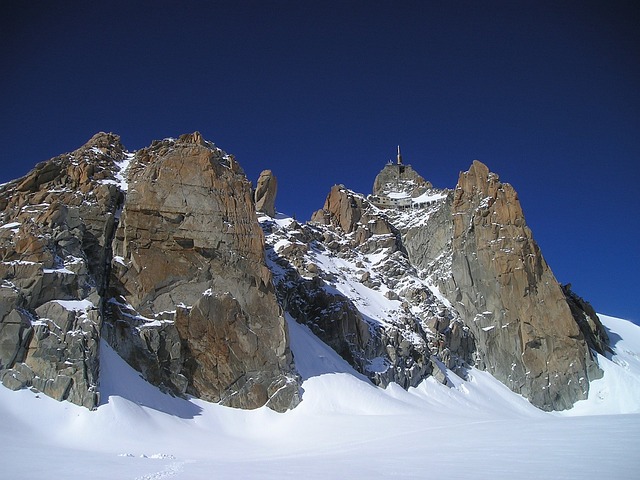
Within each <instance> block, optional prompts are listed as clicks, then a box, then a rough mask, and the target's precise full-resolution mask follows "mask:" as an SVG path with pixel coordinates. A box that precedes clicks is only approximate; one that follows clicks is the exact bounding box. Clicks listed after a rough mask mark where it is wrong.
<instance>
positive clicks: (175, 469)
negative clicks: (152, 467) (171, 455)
mask: <svg viewBox="0 0 640 480" xmlns="http://www.w3.org/2000/svg"><path fill="white" fill-rule="evenodd" d="M184 464H185V462H172V463H170V464H168V465H167V466H166V467H165V469H164V470H160V471H159V472H154V473H149V474H147V475H142V476H141V477H136V479H135V480H159V479H161V478H167V477H172V476H173V475H175V474H177V473H180V472H182V470H183V465H184Z"/></svg>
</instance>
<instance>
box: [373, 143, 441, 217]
mask: <svg viewBox="0 0 640 480" xmlns="http://www.w3.org/2000/svg"><path fill="white" fill-rule="evenodd" d="M430 188H432V185H431V183H430V182H427V181H426V180H425V179H424V178H422V177H421V176H420V175H419V174H418V173H417V172H416V171H415V170H414V169H413V168H412V167H411V165H406V164H405V163H404V162H403V160H402V153H401V152H400V145H398V154H397V160H396V163H393V162H391V160H390V161H389V163H387V164H386V165H385V166H384V168H383V169H382V171H381V172H380V173H379V174H378V175H377V176H376V179H375V181H374V183H373V195H370V196H369V201H370V202H371V203H373V204H374V205H375V206H377V207H380V208H400V209H404V208H409V207H413V206H416V200H417V198H416V197H418V196H420V195H422V194H423V193H425V192H426V191H427V190H428V189H430Z"/></svg>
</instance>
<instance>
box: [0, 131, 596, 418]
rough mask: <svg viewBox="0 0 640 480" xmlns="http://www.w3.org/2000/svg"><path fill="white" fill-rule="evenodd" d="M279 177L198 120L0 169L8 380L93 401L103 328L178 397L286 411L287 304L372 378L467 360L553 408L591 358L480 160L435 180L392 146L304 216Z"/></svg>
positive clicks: (573, 302)
mask: <svg viewBox="0 0 640 480" xmlns="http://www.w3.org/2000/svg"><path fill="white" fill-rule="evenodd" d="M276 191H277V181H276V178H275V175H274V174H273V173H272V172H271V171H269V170H265V171H263V172H262V174H261V175H260V178H259V179H258V182H257V185H256V188H255V189H254V188H252V186H251V183H250V182H249V180H248V179H247V178H246V176H245V174H244V172H243V170H242V169H241V167H240V166H239V164H238V163H237V161H236V160H235V159H234V157H233V156H231V155H228V154H226V153H225V152H223V151H222V150H220V149H219V148H217V147H216V146H215V145H213V144H212V143H210V142H208V141H206V140H204V139H203V138H202V137H201V136H200V134H198V133H197V132H196V133H194V134H189V135H183V136H181V137H180V138H178V139H165V140H162V141H156V142H153V143H152V144H151V146H149V147H147V148H144V149H142V150H139V151H137V152H133V153H130V152H128V151H126V149H125V148H124V147H123V145H122V144H121V143H120V139H119V138H118V137H117V136H116V135H113V134H104V133H100V134H97V135H96V136H94V137H93V138H92V139H91V140H90V141H89V142H88V143H87V144H86V145H84V146H83V147H81V148H79V149H78V150H76V151H74V152H72V153H69V154H65V155H60V156H58V157H55V158H53V159H51V160H49V161H47V162H43V163H41V164H38V165H37V166H36V167H35V168H34V169H33V170H32V171H31V172H30V173H29V174H27V175H26V176H25V177H23V178H21V179H17V180H15V181H12V182H9V183H7V184H4V185H2V186H0V211H1V213H0V254H1V255H2V259H1V262H0V274H1V276H2V285H1V287H2V288H0V379H1V380H2V383H3V384H4V385H5V386H6V387H8V388H12V389H19V388H25V387H29V388H33V389H36V390H38V391H41V392H44V393H45V394H47V395H49V396H52V397H53V398H56V399H58V400H64V399H66V400H69V401H71V402H74V403H77V404H80V405H84V406H86V407H88V408H93V407H95V406H96V405H98V403H99V402H100V398H99V392H100V355H99V351H100V344H101V342H104V341H106V342H108V343H109V344H110V345H111V346H112V347H113V348H114V350H115V351H116V352H118V354H119V355H120V356H121V357H122V358H124V359H125V360H126V361H127V362H128V363H129V364H130V365H131V366H132V367H134V368H135V369H136V370H138V371H139V372H140V374H141V375H142V376H143V377H144V378H145V379H146V380H147V381H149V382H151V383H152V384H154V385H157V386H159V387H160V388H161V389H163V390H164V391H167V392H170V393H172V394H173V395H178V396H183V395H187V394H188V395H193V396H196V397H198V398H203V399H205V400H209V401H213V402H221V403H222V404H225V405H229V406H234V407H239V408H256V407H259V406H262V405H267V406H269V407H270V408H272V409H274V410H277V411H284V410H287V409H290V408H294V407H295V406H296V405H297V404H298V402H299V401H300V388H299V386H300V380H299V377H298V375H297V373H296V368H295V358H293V357H292V355H291V352H290V349H289V343H288V331H287V326H286V322H285V315H291V317H292V318H294V319H295V320H296V321H298V322H300V323H303V324H306V325H307V326H309V328H310V329H311V330H312V331H313V332H314V333H315V334H316V335H317V336H318V337H320V338H321V339H322V340H323V341H324V342H325V343H327V344H328V345H330V346H331V347H332V348H333V349H335V350H336V351H337V352H338V353H339V354H340V355H341V356H342V357H343V358H345V359H346V360H347V361H349V362H350V363H351V364H352V365H353V366H354V367H355V368H356V369H357V370H359V371H360V372H361V373H363V374H364V375H366V376H367V377H369V378H370V379H371V380H372V381H373V382H374V383H376V384H378V385H382V386H384V385H387V384H389V383H390V382H396V383H398V384H400V385H401V386H403V387H404V388H408V387H410V386H416V385H417V384H418V383H420V382H421V381H422V380H424V379H425V378H426V377H428V376H434V377H435V378H437V379H438V380H439V381H441V382H442V383H445V384H446V383H448V382H450V381H451V375H457V376H460V377H462V378H465V377H466V372H467V370H468V368H469V367H471V366H476V367H479V368H482V369H485V370H487V371H489V372H490V373H491V374H492V375H494V376H495V377H496V378H497V379H499V380H500V381H502V382H503V383H504V384H505V385H507V386H508V387H509V388H511V389H512V390H513V391H515V392H518V393H520V394H522V395H524V396H525V397H527V398H528V399H529V400H530V401H531V402H532V403H533V404H534V405H536V406H538V407H539V408H542V409H545V410H553V409H566V408H569V407H571V405H572V404H573V403H574V402H575V401H576V400H579V399H581V398H585V396H586V394H587V392H588V388H589V380H590V379H593V378H597V377H598V376H599V375H601V372H600V369H599V368H598V365H597V363H596V362H595V360H594V355H593V354H592V351H599V352H603V351H604V350H606V349H607V348H608V339H607V336H606V333H605V331H604V329H603V327H602V325H601V324H600V322H599V320H598V318H597V316H596V315H595V312H593V309H591V307H590V306H589V304H588V303H587V302H585V301H584V300H582V299H581V298H580V297H578V296H577V295H576V294H574V293H573V292H571V291H570V289H569V287H561V286H560V285H558V282H557V281H556V280H555V278H554V277H553V274H552V273H551V270H550V269H549V267H548V266H547V264H546V262H545V261H544V258H543V257H542V254H541V252H540V249H539V248H538V246H537V244H536V243H535V241H534V240H533V237H532V235H531V232H530V230H529V229H528V227H527V226H526V223H525V221H524V216H523V214H522V209H521V208H520V204H519V201H518V198H517V195H516V193H515V191H514V190H513V188H512V187H511V186H510V185H509V184H506V183H501V182H500V181H499V178H498V177H497V175H495V174H492V173H490V172H489V170H488V169H487V167H486V166H484V165H482V164H481V163H479V162H474V163H473V165H472V166H471V168H470V169H469V171H468V172H464V173H461V175H460V179H459V181H458V185H457V186H456V188H455V189H454V190H446V189H445V190H441V189H435V188H433V186H432V185H431V183H430V182H428V181H427V180H425V179H424V178H422V177H421V176H420V175H419V174H418V173H417V172H416V171H415V170H414V169H413V168H411V166H410V165H405V164H404V163H403V162H402V158H401V156H400V152H399V150H398V161H397V163H389V164H388V165H386V166H384V168H383V169H382V171H381V172H380V174H379V175H378V176H377V177H376V178H375V180H374V183H373V189H372V191H373V194H372V195H369V196H365V195H363V194H359V193H356V192H353V191H351V190H349V189H348V188H346V187H344V186H342V185H337V186H335V187H333V188H332V189H331V191H330V192H329V195H328V196H327V199H326V201H325V204H324V207H323V208H322V209H320V210H318V211H317V212H315V213H314V214H313V216H312V219H311V221H309V222H307V223H306V224H300V223H298V222H296V221H295V220H293V219H291V218H288V217H286V216H283V215H281V214H276V209H275V199H276ZM256 212H258V214H256Z"/></svg>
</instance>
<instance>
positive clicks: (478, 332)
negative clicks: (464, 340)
mask: <svg viewBox="0 0 640 480" xmlns="http://www.w3.org/2000/svg"><path fill="white" fill-rule="evenodd" d="M452 215H453V239H452V287H453V288H451V289H450V290H449V291H448V292H447V294H448V296H449V297H450V298H451V300H452V302H454V304H455V305H456V308H457V309H458V310H459V311H460V313H461V315H462V317H463V318H464V319H465V322H466V323H467V325H468V326H469V328H470V329H471V330H472V331H473V334H474V336H475V337H476V339H477V346H478V351H479V354H480V362H479V364H480V366H481V367H482V368H485V369H486V370H488V371H489V372H490V373H492V374H493V375H494V376H495V377H496V378H498V379H499V380H500V381H502V382H503V383H504V384H505V385H507V386H508V387H509V388H511V389H512V390H513V391H515V392H518V393H521V394H522V395H524V396H525V397H527V398H528V399H529V400H530V401H531V402H532V403H533V404H534V405H536V406H538V407H540V408H542V409H545V410H552V409H565V408H569V407H571V406H572V405H573V403H574V402H575V401H576V400H580V399H583V398H586V395H587V392H588V390H589V379H590V378H594V377H596V376H597V375H599V374H600V371H599V369H598V367H597V364H596V363H595V362H594V360H593V359H592V356H591V353H590V351H589V348H588V345H587V343H586V342H585V338H584V336H583V335H582V333H581V331H580V329H579V328H578V326H577V324H576V322H575V321H574V318H573V316H572V313H571V310H570V308H569V305H568V304H567V301H566V298H565V295H564V293H563V291H562V289H561V287H560V285H559V284H558V282H557V281H556V279H555V277H554V276H553V273H552V272H551V270H550V269H549V267H548V265H547V263H546V262H545V260H544V258H543V257H542V254H541V252H540V249H539V247H538V245H537V244H536V242H535V241H534V240H533V237H532V235H531V231H530V230H529V228H528V227H527V225H526V223H525V221H524V215H523V213H522V209H521V207H520V202H519V201H518V197H517V195H516V192H515V190H514V189H513V188H512V187H511V185H509V184H503V183H501V182H500V181H499V178H498V176H497V175H495V174H492V173H489V170H488V168H487V167H486V166H485V165H483V164H482V163H480V162H477V161H475V162H474V163H473V165H472V166H471V168H470V169H469V171H467V172H464V173H461V175H460V178H459V180H458V185H457V187H456V190H455V195H454V199H453V206H452Z"/></svg>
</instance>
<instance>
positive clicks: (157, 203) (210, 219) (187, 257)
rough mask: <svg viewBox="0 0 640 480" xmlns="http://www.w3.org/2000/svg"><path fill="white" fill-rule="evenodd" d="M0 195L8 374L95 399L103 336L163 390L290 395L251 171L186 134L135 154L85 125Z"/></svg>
mask: <svg viewBox="0 0 640 480" xmlns="http://www.w3.org/2000/svg"><path fill="white" fill-rule="evenodd" d="M127 165H129V167H128V169H127ZM125 170H126V171H125ZM125 199H126V200H125ZM0 207H1V208H2V212H1V214H0V255H1V256H2V262H1V263H0V275H2V288H0V378H1V379H2V381H3V383H4V384H5V385H6V386H8V387H9V388H14V389H17V388H22V387H32V388H35V389H37V390H40V391H42V392H44V393H45V394H47V395H49V396H52V397H53V398H56V399H58V400H64V399H66V400H69V401H72V402H74V403H77V404H80V405H85V406H87V407H89V408H93V407H95V406H96V405H97V404H98V402H99V396H98V393H99V352H98V349H99V344H100V339H101V337H102V338H105V339H106V340H107V341H108V342H109V343H111V344H112V346H114V347H115V349H116V350H117V351H118V352H119V353H120V354H121V356H123V357H124V358H125V359H126V360H127V361H128V362H129V363H130V364H131V365H132V366H133V367H134V368H136V369H137V370H139V371H140V372H141V373H142V375H143V376H144V377H145V378H146V379H147V380H148V381H150V382H151V383H153V384H155V385H158V386H160V387H161V388H162V389H164V390H166V391H168V392H171V393H173V394H177V395H182V394H185V393H189V394H193V395H197V396H199V397H201V398H206V399H208V400H211V401H220V402H221V403H224V404H226V405H232V406H237V407H241V408H255V407H259V406H262V405H264V404H267V405H268V406H269V407H271V408H273V409H276V410H279V411H282V410H285V409H287V408H292V407H293V406H295V405H296V404H297V402H298V401H299V394H298V384H299V382H298V377H297V375H296V373H295V369H294V368H293V362H292V357H291V353H290V351H289V345H288V339H287V330H286V324H285V322H284V318H283V316H282V313H281V310H280V307H279V305H278V303H277V300H276V297H275V293H274V290H273V286H272V283H271V273H270V272H269V270H268V268H267V267H266V266H265V260H264V238H263V235H262V231H261V229H260V227H259V225H258V223H257V218H256V215H255V209H254V203H253V197H252V192H251V185H250V183H249V182H248V180H247V179H246V177H245V175H244V173H243V171H242V169H241V168H240V166H239V165H238V163H237V162H236V161H235V159H234V158H233V157H232V156H229V155H226V154H225V153H224V152H222V151H221V150H219V149H217V148H216V147H215V146H214V145H213V144H211V143H209V142H207V141H206V140H204V139H203V138H202V136H201V135H200V134H199V133H197V132H196V133H194V134H191V135H184V136H182V137H180V138H178V139H177V140H166V141H160V142H154V143H153V144H152V146H151V147H149V148H146V149H143V150H141V151H139V152H137V154H136V155H135V156H134V155H133V154H129V153H127V152H126V151H125V149H124V147H123V146H122V144H121V143H120V140H119V138H118V137H117V136H115V135H112V134H104V133H101V134H97V135H96V136H94V137H93V138H92V139H91V140H90V141H89V142H88V143H87V144H86V145H84V146H83V147H81V148H80V149H78V150H77V151H75V152H73V153H71V154H66V155H61V156H59V157H56V158H54V159H52V160H50V161H48V162H43V163H41V164H39V165H37V166H36V168H35V169H34V170H33V171H32V172H30V173H29V174H28V175H27V176H25V177H24V178H21V179H19V180H16V181H14V182H10V183H9V184H6V185H3V186H2V187H0ZM193 335H198V337H197V338H194V337H193ZM213 366H215V368H214V367H213Z"/></svg>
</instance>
